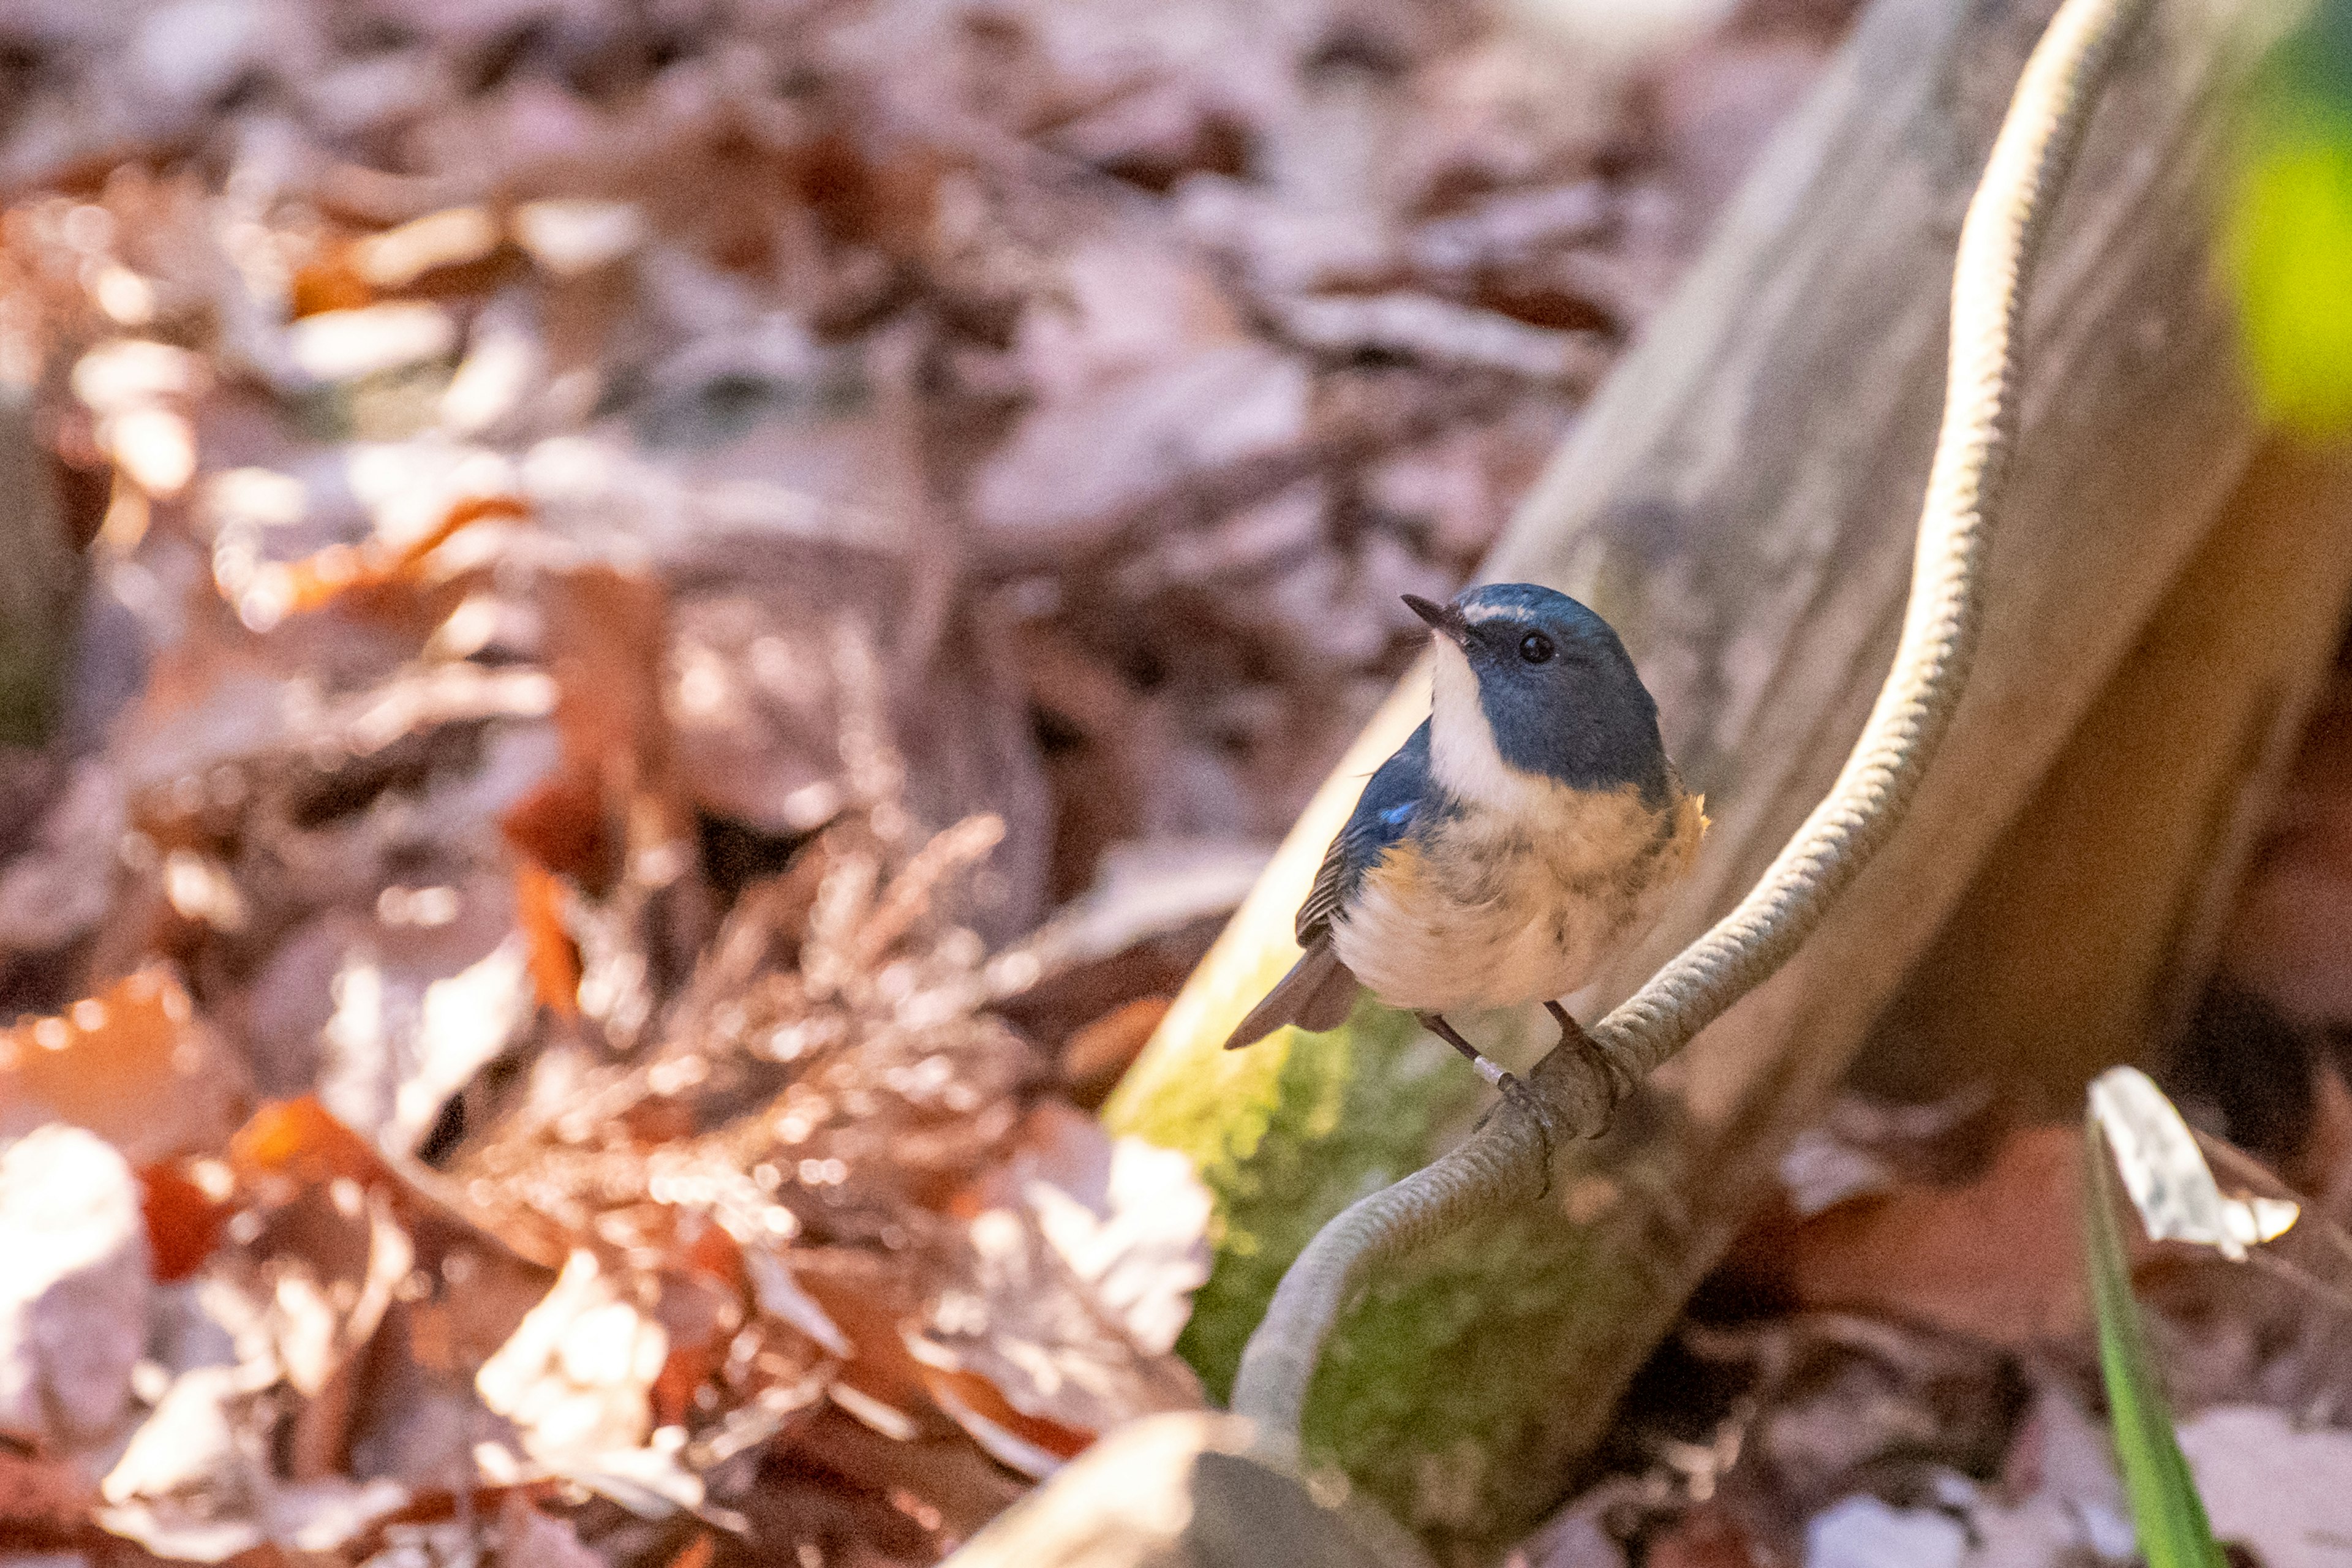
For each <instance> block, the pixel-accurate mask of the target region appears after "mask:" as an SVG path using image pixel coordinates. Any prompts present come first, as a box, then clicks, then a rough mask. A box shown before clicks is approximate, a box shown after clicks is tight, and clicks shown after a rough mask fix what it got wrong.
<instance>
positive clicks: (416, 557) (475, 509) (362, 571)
mask: <svg viewBox="0 0 2352 1568" xmlns="http://www.w3.org/2000/svg"><path fill="white" fill-rule="evenodd" d="M529 516H530V507H529V505H527V504H526V503H525V502H524V501H523V500H521V499H520V498H519V497H516V496H506V495H496V496H468V497H467V498H466V499H465V500H460V501H457V503H455V504H454V505H452V506H451V507H450V508H449V510H447V511H446V512H445V513H443V514H442V517H441V521H438V522H436V523H435V524H434V525H433V526H432V527H431V528H429V529H427V530H426V531H425V532H424V533H422V534H419V535H418V536H417V537H416V538H415V539H412V540H409V541H407V542H404V543H401V544H388V543H386V542H383V541H382V540H370V541H369V542H366V543H365V544H358V545H352V544H331V545H329V546H328V547H327V548H326V549H324V550H321V551H320V552H317V553H316V554H313V555H307V556H305V557H303V558H302V559H301V560H299V561H296V562H292V563H289V564H287V565H286V566H283V567H281V568H278V570H279V571H281V572H282V573H283V574H284V577H283V579H282V581H281V583H280V585H279V587H278V593H277V595H276V597H277V598H278V602H279V603H280V604H281V605H282V606H283V607H284V609H285V610H286V611H288V612H289V613H291V612H299V611H305V610H315V609H319V608H320V607H321V606H323V605H328V604H331V603H332V602H333V601H335V600H336V599H338V598H340V597H341V596H342V595H346V594H353V593H361V592H364V591H367V590H370V589H376V588H386V587H391V586H394V584H401V583H404V582H407V581H409V580H410V579H411V578H412V577H413V576H414V575H415V571H416V568H417V566H418V564H419V563H422V562H423V561H424V559H425V557H426V556H427V555H430V554H431V553H433V552H434V551H436V550H437V549H439V548H440V547H441V546H442V545H444V544H446V543H447V542H449V540H450V538H451V537H452V536H454V535H455V534H456V533H457V531H458V530H460V529H462V528H465V527H467V525H468V524H471V523H476V522H480V521H484V520H486V519H488V518H504V519H508V520H509V521H514V520H520V519H522V518H526V517H529Z"/></svg>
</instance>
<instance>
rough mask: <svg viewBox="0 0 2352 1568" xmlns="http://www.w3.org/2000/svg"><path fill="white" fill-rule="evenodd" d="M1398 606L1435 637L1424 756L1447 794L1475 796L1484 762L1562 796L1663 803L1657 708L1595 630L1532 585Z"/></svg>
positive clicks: (1610, 642)
mask: <svg viewBox="0 0 2352 1568" xmlns="http://www.w3.org/2000/svg"><path fill="white" fill-rule="evenodd" d="M1405 603H1406V604H1407V605H1411V606H1412V611H1413V613H1414V614H1415V615H1417V616H1420V617H1421V618H1422V619H1423V620H1424V621H1426V622H1428V623H1429V626H1430V628H1431V630H1433V632H1435V633H1436V635H1437V643H1438V647H1439V659H1438V673H1437V689H1436V692H1435V699H1434V712H1433V747H1434V748H1435V752H1436V753H1437V755H1436V759H1435V760H1436V761H1437V763H1438V767H1439V772H1440V773H1455V774H1456V775H1457V778H1456V779H1455V780H1454V781H1449V787H1454V788H1455V789H1457V791H1461V790H1465V789H1466V790H1467V791H1468V792H1470V793H1480V782H1479V778H1478V774H1479V773H1481V772H1482V771H1484V770H1486V769H1489V768H1491V763H1488V762H1486V756H1488V755H1491V756H1493V757H1495V758H1496V759H1498V760H1499V761H1500V762H1501V763H1504V764H1506V765H1507V767H1508V768H1509V769H1510V770H1511V771H1512V772H1515V773H1522V774H1535V775H1537V776H1538V777H1541V778H1545V779H1549V780H1551V781H1552V782H1554V783H1557V784H1567V785H1569V786H1570V787H1571V788H1574V789H1621V788H1622V787H1624V786H1625V785H1627V784H1633V785H1635V786H1637V787H1638V788H1639V789H1640V790H1641V792H1642V794H1643V797H1644V798H1645V799H1648V800H1651V801H1652V802H1653V803H1654V804H1663V802H1664V798H1665V796H1666V795H1667V793H1668V790H1669V784H1668V778H1669V773H1668V769H1667V765H1666V752H1665V747H1664V743H1663V742H1661V741H1660V739H1659V736H1658V705H1657V703H1656V702H1655V701H1654V700H1653V699H1652V698H1651V696H1650V692H1649V689H1648V688H1647V687H1645V686H1643V684H1642V678H1641V676H1640V675H1638V674H1636V673H1635V672H1634V669H1633V659H1632V658H1630V657H1628V656H1627V654H1626V652H1625V645H1624V644H1623V643H1622V642H1620V641H1618V640H1617V634H1616V632H1615V631H1613V630H1612V629H1611V627H1610V625H1609V623H1608V622H1607V621H1604V620H1602V619H1601V617H1600V616H1597V615H1595V614H1593V613H1592V612H1591V610H1589V609H1587V608H1586V607H1585V606H1584V605H1580V604H1579V603H1577V602H1576V601H1575V600H1574V599H1571V598H1570V597H1569V596H1568V595H1565V594H1559V593H1555V592H1553V591H1552V590H1551V589H1549V588H1545V587H1540V586H1538V585H1537V584H1533V583H1496V584H1490V585H1488V586H1486V587H1483V588H1473V589H1471V590H1469V591H1468V592H1467V593H1465V594H1463V595H1461V596H1460V597H1458V598H1456V599H1455V600H1454V602H1453V603H1452V604H1450V605H1439V604H1435V603H1433V602H1432V601H1430V600H1428V599H1423V598H1418V597H1415V596H1414V595H1410V594H1408V595H1405ZM1449 653H1458V654H1459V655H1460V657H1459V658H1458V659H1457V658H1450V657H1448V654H1449ZM1474 711H1475V717H1474ZM1481 721H1483V722H1481ZM1447 752H1453V753H1454V756H1453V758H1452V765H1451V766H1449V765H1448V758H1447V755H1446V753H1447ZM1495 787H1500V785H1499V784H1496V786H1495Z"/></svg>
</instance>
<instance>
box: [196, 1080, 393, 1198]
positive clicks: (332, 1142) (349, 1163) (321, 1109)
mask: <svg viewBox="0 0 2352 1568" xmlns="http://www.w3.org/2000/svg"><path fill="white" fill-rule="evenodd" d="M228 1157H229V1163H230V1164H232V1165H234V1166H235V1167H236V1172H237V1174H238V1175H240V1176H243V1177H246V1178H247V1179H248V1180H250V1179H252V1178H255V1177H260V1176H276V1177H280V1178H283V1179H286V1180H290V1181H292V1182H293V1183H294V1184H297V1185H299V1186H305V1187H310V1186H324V1185H326V1184H328V1183H330V1182H333V1181H336V1180H338V1179H340V1178H348V1179H350V1180H352V1181H354V1182H359V1183H362V1184H375V1183H383V1182H390V1181H391V1180H392V1179H393V1176H392V1173H391V1171H390V1170H389V1169H387V1168H386V1167H385V1165H384V1163H383V1160H382V1159H381V1158H379V1157H378V1156H377V1154H376V1152H375V1151H374V1150H373V1149H371V1148H369V1147H368V1145H367V1141H366V1140H365V1139H362V1137H361V1136H360V1135H359V1134H358V1133H356V1132H354V1131H352V1130H351V1129H350V1128H348V1127H346V1126H344V1125H343V1124H342V1123H341V1121H337V1120H336V1119H335V1117H334V1115H333V1113H332V1112H331V1111H329V1110H327V1108H326V1107H325V1106H324V1105H321V1104H320V1102H319V1098H318V1096H316V1095H311V1094H306V1095H304V1096H303V1097H302V1098H301V1099H299V1100H272V1101H270V1102H269V1103H268V1104H267V1105H265V1106H263V1107H262V1108H261V1109H260V1110H257V1111H255V1112H254V1113H253V1117H252V1120H250V1121H247V1123H246V1124H245V1125H244V1126H243V1127H241V1128H239V1129H237V1131H236V1136H235V1137H234V1138H231V1139H230V1140H229V1144H228Z"/></svg>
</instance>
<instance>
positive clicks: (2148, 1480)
mask: <svg viewBox="0 0 2352 1568" xmlns="http://www.w3.org/2000/svg"><path fill="white" fill-rule="evenodd" d="M2083 1156H2084V1157H2083V1164H2084V1183H2083V1185H2084V1194H2083V1197H2084V1202H2083V1213H2084V1227H2085V1233H2086V1234H2085V1241H2086V1244H2087V1250H2088V1253H2089V1268H2090V1274H2091V1300H2092V1304H2093V1306H2094V1307H2095V1310H2096V1311H2097V1314H2098V1321H2099V1371H2100V1373H2101V1375H2102V1376H2103V1377H2104V1378H2105V1383H2106V1388H2107V1409H2108V1412H2109V1415H2110V1418H2111V1420H2112V1422H2113V1424H2114V1429H2115V1441H2116V1458H2117V1459H2118V1460H2119V1461H2120V1462H2121V1464H2122V1467H2123V1473H2124V1491H2125V1494H2126V1496H2127V1497H2128V1498H2129V1499H2130V1500H2131V1510H2132V1521H2133V1523H2134V1524H2135V1526H2136V1527H2137V1530H2138V1531H2139V1549H2140V1555H2141V1556H2142V1557H2143V1558H2145V1559H2146V1561H2147V1565H2148V1568H2223V1559H2222V1556H2221V1547H2219V1546H2218V1545H2216V1544H2215V1543H2214V1541H2213V1527H2212V1526H2211V1525H2210V1523H2208V1522H2207V1521H2206V1518H2205V1504H2204V1502H2203V1500H2201V1499H2200V1498H2199V1497H2198V1495H2197V1483H2196V1481H2195V1480H2193V1479H2191V1478H2190V1476H2189V1461H2188V1459H2187V1458H2185V1457H2183V1455H2182V1454H2181V1452H2180V1444H2179V1440H2178V1439H2176V1438H2175V1437H2174V1436H2173V1435H2172V1412H2171V1409H2170V1407H2169V1406H2168V1404H2167V1402H2166V1400H2165V1397H2164V1387H2163V1384H2162V1382H2161V1381H2160V1380H2159V1378H2158V1375H2157V1371H2156V1364H2155V1358H2154V1357H2153V1356H2152V1355H2151V1354H2150V1353H2149V1351H2148V1344H2147V1331H2146V1330H2145V1329H2144V1328H2143V1327H2142V1326H2141V1323H2140V1318H2139V1304H2138V1303H2137V1301H2135V1300H2133V1299H2132V1287H2131V1268H2130V1264H2129V1261H2128V1260H2127V1258H2126V1256H2125V1252H2124V1237H2123V1231H2122V1228H2121V1226H2119V1225H2118V1224H2117V1222H2116V1207H2117V1201H2116V1200H2117V1194H2116V1174H2115V1166H2114V1163H2113V1162H2112V1160H2111V1158H2110V1156H2109V1155H2108V1152H2107V1141H2106V1138H2105V1134H2104V1133H2103V1132H2101V1131H2100V1128H2099V1120H2098V1118H2097V1116H2096V1115H2093V1116H2090V1117H2088V1118H2087V1119H2086V1126H2085V1136H2084V1148H2083Z"/></svg>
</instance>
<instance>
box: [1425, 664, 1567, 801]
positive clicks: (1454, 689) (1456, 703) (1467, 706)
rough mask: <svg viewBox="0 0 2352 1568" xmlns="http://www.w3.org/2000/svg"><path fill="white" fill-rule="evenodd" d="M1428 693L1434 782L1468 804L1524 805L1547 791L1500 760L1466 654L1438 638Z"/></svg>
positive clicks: (1532, 777) (1543, 783)
mask: <svg viewBox="0 0 2352 1568" xmlns="http://www.w3.org/2000/svg"><path fill="white" fill-rule="evenodd" d="M1435 640H1436V643H1437V663H1436V668H1435V671H1434V673H1433V677H1432V679H1431V682H1430V693H1429V768H1430V772H1431V773H1433V774H1434V775H1435V776H1436V779H1437V782H1438V784H1441V785H1443V786H1444V789H1445V792H1446V793H1447V794H1449V795H1453V796H1454V798H1455V799H1457V800H1460V801H1462V802H1464V803H1465V805H1483V806H1491V807H1494V808H1496V809H1498V810H1505V811H1508V810H1515V809H1518V810H1524V809H1527V808H1528V807H1530V806H1533V805H1537V804H1538V802H1540V801H1541V800H1542V799H1543V798H1544V797H1545V796H1547V795H1549V794H1550V793H1551V789H1550V786H1549V783H1548V781H1546V780H1544V779H1541V778H1538V777H1537V776H1536V775H1535V774H1533V773H1521V772H1520V771H1519V770H1518V769H1517V768H1515V767H1513V766H1511V764H1510V763H1507V762H1505V761H1504V760H1503V753H1502V752H1501V750H1500V749H1499V748H1498V747H1497V746H1496V744H1495V727H1494V726H1493V725H1491V724H1489V723H1488V722H1486V709H1485V708H1483V707H1481V706H1480V705H1479V702H1478V677H1477V675H1476V674H1475V672H1474V671H1473V670H1472V669H1471V668H1470V659H1469V656H1468V655H1466V654H1465V653H1464V652H1463V651H1462V650H1461V649H1460V648H1458V647H1455V646H1454V644H1453V643H1451V642H1448V641H1447V640H1445V639H1444V637H1439V638H1437V639H1435Z"/></svg>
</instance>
